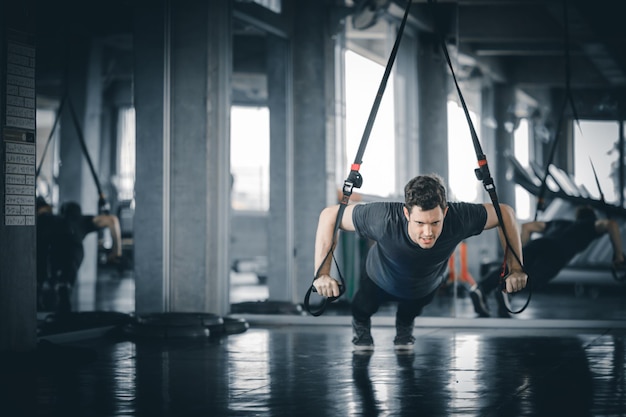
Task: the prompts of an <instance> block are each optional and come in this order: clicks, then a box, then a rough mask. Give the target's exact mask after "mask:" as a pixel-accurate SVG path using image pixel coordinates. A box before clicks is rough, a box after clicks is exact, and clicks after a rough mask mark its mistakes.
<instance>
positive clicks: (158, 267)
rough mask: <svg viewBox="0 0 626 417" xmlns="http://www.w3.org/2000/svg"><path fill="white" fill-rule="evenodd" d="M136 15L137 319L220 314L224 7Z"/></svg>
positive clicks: (162, 8) (223, 307)
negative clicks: (170, 314) (144, 315)
mask: <svg viewBox="0 0 626 417" xmlns="http://www.w3.org/2000/svg"><path fill="white" fill-rule="evenodd" d="M137 7H138V10H137V14H136V19H135V28H136V32H135V36H136V37H135V49H136V58H137V59H136V61H135V63H136V74H138V76H136V77H135V94H136V95H135V105H136V117H137V178H136V190H137V191H136V218H135V223H134V226H135V268H136V271H135V272H136V295H135V296H136V310H137V312H139V313H144V312H150V311H152V312H154V311H197V312H212V313H216V314H226V313H227V312H228V310H229V305H230V303H229V299H228V296H229V294H228V273H229V265H228V236H229V210H230V199H229V194H230V156H229V149H230V136H229V114H230V82H229V80H230V77H229V75H230V66H231V56H230V51H231V35H230V31H231V28H230V24H231V9H230V2H229V1H227V0H220V1H211V2H205V1H200V0H185V1H181V2H170V1H162V2H157V3H154V2H143V3H140V4H137ZM139 74H140V75H139Z"/></svg>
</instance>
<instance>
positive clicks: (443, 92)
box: [415, 35, 449, 179]
mask: <svg viewBox="0 0 626 417" xmlns="http://www.w3.org/2000/svg"><path fill="white" fill-rule="evenodd" d="M418 56H419V57H418V60H417V63H418V68H417V82H418V94H419V104H418V111H419V114H418V115H419V121H418V132H419V151H418V152H419V166H418V170H416V172H415V175H417V174H429V173H436V174H439V175H441V176H442V177H443V178H444V179H445V178H447V177H448V110H447V109H448V81H449V80H448V70H447V64H446V60H445V57H444V56H443V53H442V52H441V50H440V48H439V44H438V43H437V40H436V39H435V37H433V36H429V35H422V36H420V38H419V49H418Z"/></svg>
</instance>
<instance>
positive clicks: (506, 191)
mask: <svg viewBox="0 0 626 417" xmlns="http://www.w3.org/2000/svg"><path fill="white" fill-rule="evenodd" d="M493 92H494V96H493V99H494V113H493V114H494V119H495V121H496V129H495V132H494V133H495V136H494V139H495V141H494V145H495V149H493V151H492V154H493V156H492V157H490V158H489V167H490V172H491V176H492V177H493V180H494V183H495V185H496V193H497V194H498V200H499V201H500V203H505V204H509V205H511V206H512V207H515V182H513V181H510V180H508V179H507V178H506V171H507V166H508V162H507V159H506V158H507V155H508V154H509V153H512V152H513V129H514V127H515V126H514V122H515V119H514V109H515V89H514V88H513V87H512V86H510V85H507V84H502V83H497V84H494V86H493Z"/></svg>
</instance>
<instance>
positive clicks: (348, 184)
mask: <svg viewBox="0 0 626 417" xmlns="http://www.w3.org/2000/svg"><path fill="white" fill-rule="evenodd" d="M411 3H412V1H411V0H409V1H408V2H407V5H406V8H405V10H404V16H403V18H402V22H401V23H400V27H399V28H398V33H397V35H396V40H395V42H394V44H393V48H392V50H391V54H390V55H389V59H388V61H387V65H386V67H385V72H384V74H383V77H382V80H381V82H380V85H379V87H378V92H377V94H376V98H375V99H374V104H373V105H372V109H371V111H370V115H369V118H368V119H367V123H366V125H365V130H364V131H363V136H362V137H361V142H360V144H359V149H358V151H357V154H356V157H355V158H354V163H353V164H352V166H351V167H350V173H349V174H348V178H347V179H346V180H345V181H344V183H343V188H342V193H343V196H342V199H341V201H340V203H339V210H338V212H337V219H336V220H335V227H334V231H333V238H332V244H331V247H330V249H329V251H328V253H327V254H326V256H325V257H324V259H323V260H322V263H321V264H320V265H319V267H318V269H317V272H316V273H315V277H314V278H313V281H315V280H316V279H317V278H318V277H319V274H320V271H321V269H322V267H323V266H324V265H325V264H326V263H327V262H328V259H329V257H332V259H333V261H334V262H335V265H337V260H336V259H335V256H334V249H335V246H336V241H337V234H338V232H339V227H340V226H341V219H342V217H343V213H344V211H345V210H346V207H347V205H348V203H349V202H350V196H351V195H352V191H353V190H354V188H361V185H362V184H363V177H361V174H360V173H359V169H361V164H362V162H363V160H362V158H363V154H364V153H365V148H366V147H367V142H368V140H369V136H370V133H371V131H372V127H373V126H374V121H375V119H376V114H377V113H378V108H379V107H380V103H381V101H382V97H383V94H384V92H385V88H386V86H387V81H388V80H389V75H390V74H391V69H392V67H393V63H394V61H395V58H396V55H397V53H398V47H399V46H400V40H401V39H402V34H403V32H404V27H405V26H406V21H407V18H408V16H409V10H410V8H411ZM337 269H338V270H339V266H338V265H337ZM339 279H340V281H341V282H340V285H339V291H340V293H339V296H338V297H325V298H324V299H323V300H322V302H321V305H320V307H319V308H318V309H313V308H312V307H311V304H310V297H311V293H313V292H317V290H316V289H315V287H314V286H313V284H312V283H311V286H310V287H309V289H308V290H307V292H306V294H305V296H304V308H305V309H306V311H307V312H308V313H310V314H311V315H313V316H320V315H322V314H323V313H324V311H325V310H326V308H327V307H328V305H329V304H330V303H332V302H333V301H335V300H337V299H338V298H339V297H341V296H342V295H343V294H344V293H345V290H346V284H345V280H344V278H343V276H342V275H341V271H339Z"/></svg>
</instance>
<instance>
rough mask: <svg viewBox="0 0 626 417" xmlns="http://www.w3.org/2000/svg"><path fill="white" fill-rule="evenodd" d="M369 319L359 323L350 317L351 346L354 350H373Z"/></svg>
mask: <svg viewBox="0 0 626 417" xmlns="http://www.w3.org/2000/svg"><path fill="white" fill-rule="evenodd" d="M370 327H371V321H370V320H368V322H367V323H359V322H357V321H356V320H354V319H352V334H353V335H354V337H353V338H352V346H353V347H354V350H374V339H372V334H371V332H370Z"/></svg>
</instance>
